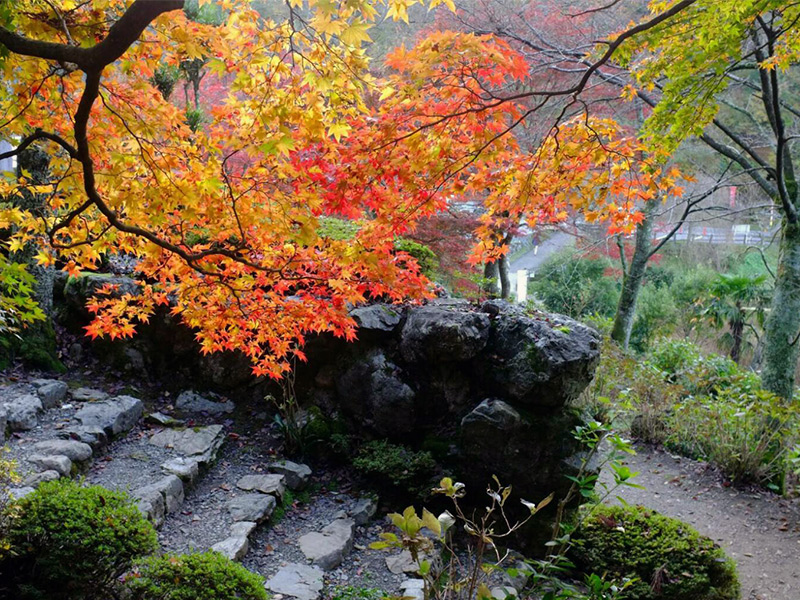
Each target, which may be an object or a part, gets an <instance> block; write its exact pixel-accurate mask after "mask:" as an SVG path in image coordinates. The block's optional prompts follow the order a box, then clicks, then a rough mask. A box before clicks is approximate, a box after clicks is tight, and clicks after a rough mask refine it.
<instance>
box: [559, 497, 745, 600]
mask: <svg viewBox="0 0 800 600" xmlns="http://www.w3.org/2000/svg"><path fill="white" fill-rule="evenodd" d="M570 552H571V555H572V559H573V561H574V562H575V564H576V565H577V566H578V568H580V569H581V570H583V571H584V572H586V573H597V574H606V575H607V576H608V577H611V578H616V579H620V580H622V579H635V582H634V583H633V584H632V585H631V586H630V587H629V588H628V589H627V590H625V595H624V597H625V598H627V599H628V600H736V599H738V598H739V581H738V578H737V576H736V565H735V564H734V562H733V561H732V560H731V559H730V558H728V557H727V556H726V555H725V553H724V552H723V550H722V549H721V548H720V547H719V546H717V545H716V544H715V543H714V542H713V541H712V540H711V539H709V538H707V537H705V536H702V535H700V534H699V533H697V531H695V530H694V529H692V528H691V527H690V526H689V525H687V524H686V523H683V522H682V521H679V520H677V519H672V518H669V517H665V516H664V515H661V514H659V513H657V512H655V511H652V510H649V509H647V508H644V507H642V506H624V507H623V506H603V507H600V508H598V509H597V510H595V511H594V512H593V513H592V514H591V515H590V516H589V517H588V518H587V519H586V521H585V522H584V524H583V526H582V527H581V528H580V529H579V530H578V531H577V532H576V533H575V535H574V536H573V547H572V549H571V550H570Z"/></svg>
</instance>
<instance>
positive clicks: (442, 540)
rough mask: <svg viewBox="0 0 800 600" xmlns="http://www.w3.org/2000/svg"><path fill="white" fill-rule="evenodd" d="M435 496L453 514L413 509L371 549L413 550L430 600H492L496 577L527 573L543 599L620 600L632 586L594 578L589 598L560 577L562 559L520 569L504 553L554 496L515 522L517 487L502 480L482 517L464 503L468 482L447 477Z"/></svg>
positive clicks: (396, 517) (531, 563)
mask: <svg viewBox="0 0 800 600" xmlns="http://www.w3.org/2000/svg"><path fill="white" fill-rule="evenodd" d="M434 492H435V493H438V494H443V495H445V496H446V497H447V498H449V499H450V500H451V502H452V507H453V512H450V511H445V512H443V513H442V514H440V515H439V516H438V517H435V516H434V515H433V514H432V513H431V512H430V511H428V510H427V509H423V510H422V514H421V515H419V514H417V512H416V510H415V509H414V507H413V506H409V507H408V508H406V509H405V511H403V514H399V513H394V514H390V515H389V518H390V519H391V520H392V523H393V524H394V526H395V527H396V528H397V529H398V530H399V534H395V533H383V534H381V538H382V541H379V542H374V543H372V544H371V545H370V547H371V548H374V549H377V550H385V549H403V550H407V551H408V552H409V553H410V554H411V557H412V559H413V560H414V561H415V563H416V564H417V567H418V574H419V575H420V576H421V577H422V579H423V582H424V588H423V590H424V594H425V599H426V600H491V599H492V598H493V595H492V591H491V590H490V588H489V583H490V581H491V579H490V578H491V577H492V575H493V574H498V573H504V574H505V575H507V576H509V577H518V576H519V575H520V574H521V573H522V572H523V571H524V572H525V574H526V575H528V576H529V577H530V582H529V584H528V588H527V589H526V592H528V593H530V594H533V595H535V597H539V598H542V600H567V599H570V598H571V599H575V600H614V599H616V598H619V597H620V596H619V594H620V593H621V592H622V591H623V590H624V589H625V588H626V587H627V584H626V583H623V584H622V585H617V584H615V583H609V582H606V581H605V580H604V579H603V578H601V577H598V576H592V577H587V578H586V587H587V588H588V590H589V594H588V595H587V594H585V593H583V592H581V591H579V590H578V589H577V588H576V587H575V586H573V585H571V584H569V583H568V582H566V581H562V580H560V579H558V578H557V577H556V575H557V574H558V573H563V572H564V571H565V569H566V568H567V567H568V566H570V563H568V562H567V561H566V559H564V558H563V557H562V556H555V557H550V558H549V559H548V560H544V561H528V563H527V564H523V565H522V566H520V563H519V562H518V561H517V560H516V559H515V558H514V556H513V555H512V554H511V553H510V552H509V551H507V550H502V549H501V544H502V543H503V541H504V540H505V539H507V538H509V537H511V536H512V535H513V534H514V533H515V532H517V531H518V530H519V529H520V528H522V527H524V525H525V524H526V523H527V522H528V521H529V520H530V519H532V518H533V517H534V516H535V515H536V513H538V512H539V511H540V510H542V509H543V508H545V507H546V506H547V505H548V504H549V503H550V502H551V501H552V499H553V497H552V495H550V496H549V497H547V498H545V499H544V500H542V501H541V502H539V504H534V503H532V502H528V501H526V500H521V502H522V504H523V505H524V506H525V508H526V509H527V510H528V511H529V514H528V515H527V516H526V517H525V518H524V519H522V520H521V521H515V522H512V521H511V520H510V518H509V517H508V514H507V512H506V503H507V502H508V500H509V498H510V497H511V487H504V486H503V485H502V484H501V483H500V482H499V481H498V479H497V478H496V477H495V478H494V484H493V485H490V486H489V487H488V489H487V490H486V493H487V495H488V496H489V502H488V506H487V507H486V509H485V511H484V512H483V514H482V515H480V516H474V515H472V514H469V515H468V514H467V513H466V512H465V511H464V510H463V509H462V507H461V504H460V502H459V501H460V499H461V498H463V497H464V496H465V495H466V489H465V487H464V484H462V483H457V482H453V480H452V479H450V478H449V477H445V478H444V479H442V480H441V482H440V484H439V487H438V488H436V489H435V490H434ZM461 529H463V530H464V531H465V532H466V533H467V535H468V543H467V545H466V548H457V547H456V546H455V543H454V535H453V534H454V532H455V531H457V530H461ZM436 556H440V557H441V559H437V558H435V557H436ZM511 563H513V564H511Z"/></svg>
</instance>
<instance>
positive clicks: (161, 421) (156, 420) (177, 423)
mask: <svg viewBox="0 0 800 600" xmlns="http://www.w3.org/2000/svg"><path fill="white" fill-rule="evenodd" d="M145 421H146V422H147V423H150V424H151V425H158V426H159V427H181V426H182V425H183V421H182V420H181V419H176V418H175V417H170V416H169V415H165V414H162V413H160V412H154V413H150V414H149V415H147V417H145Z"/></svg>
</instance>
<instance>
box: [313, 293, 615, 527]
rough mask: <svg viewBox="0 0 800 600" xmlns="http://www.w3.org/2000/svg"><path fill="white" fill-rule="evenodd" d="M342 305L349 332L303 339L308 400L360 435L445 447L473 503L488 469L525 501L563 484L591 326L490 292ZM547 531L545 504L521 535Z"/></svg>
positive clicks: (586, 376) (569, 467)
mask: <svg viewBox="0 0 800 600" xmlns="http://www.w3.org/2000/svg"><path fill="white" fill-rule="evenodd" d="M353 316H354V317H355V319H356V320H357V321H358V323H359V326H360V327H359V341H357V342H355V343H351V344H345V343H342V342H339V341H333V340H329V339H324V340H317V341H316V342H314V343H312V344H311V345H310V347H309V357H310V360H309V363H308V364H307V365H305V366H304V367H303V369H302V373H301V375H300V376H299V377H298V382H299V386H298V391H299V394H300V395H301V396H302V397H303V398H304V399H306V401H307V402H308V403H309V404H315V405H317V406H319V407H320V408H321V409H322V410H323V412H325V413H326V414H327V415H329V416H331V417H337V418H339V419H343V420H344V421H345V423H347V424H348V425H349V426H350V428H351V430H353V431H358V433H359V434H360V435H362V436H367V437H373V438H388V439H391V440H395V441H397V442H402V443H404V444H407V445H411V446H417V447H418V446H420V445H422V444H424V443H428V444H429V443H430V441H431V439H434V440H438V441H439V442H440V444H439V445H440V446H441V445H442V444H444V445H446V446H449V447H450V451H449V453H448V459H447V461H446V462H447V463H448V465H447V468H449V469H453V470H454V471H455V472H454V475H455V476H457V477H458V478H459V479H460V480H461V481H463V482H464V483H466V484H467V488H468V490H470V491H471V494H470V495H469V496H468V497H469V498H471V499H472V500H473V501H474V503H475V504H476V505H477V506H483V505H484V502H485V499H486V496H485V495H484V493H483V492H484V490H485V489H486V486H487V484H488V483H489V482H490V481H491V478H492V476H493V475H497V477H498V478H499V479H500V481H501V482H502V483H503V484H513V486H514V492H515V495H517V496H518V497H522V498H525V499H527V500H530V501H533V502H538V501H540V500H541V499H543V498H544V497H546V496H547V495H548V494H550V493H555V494H556V497H559V496H561V495H563V494H564V493H565V492H566V490H567V488H568V487H569V484H570V482H569V480H568V479H567V478H566V477H565V476H566V475H570V474H575V473H576V472H577V469H578V468H579V466H580V464H581V460H580V458H581V454H580V452H581V448H579V447H578V446H577V444H576V442H575V440H574V438H573V436H572V431H573V430H574V428H575V426H576V425H578V424H579V423H580V420H579V417H578V416H576V415H575V414H574V413H573V412H572V411H571V410H569V409H568V407H567V406H566V405H567V403H568V402H569V401H570V400H571V399H574V398H575V397H577V396H578V395H579V394H580V393H581V392H582V391H583V390H584V389H585V388H586V386H587V385H588V384H589V382H590V381H591V379H592V376H593V374H594V369H595V367H596V364H597V361H598V359H599V349H600V338H599V336H598V334H597V333H596V332H595V331H594V330H593V329H591V328H589V327H586V326H585V325H582V324H580V323H578V322H577V321H574V320H572V319H569V318H567V317H563V316H558V315H552V314H545V313H538V314H527V313H525V312H524V311H523V310H522V309H521V308H519V307H515V306H512V305H509V304H507V303H505V302H501V301H490V302H486V303H484V304H483V306H481V307H480V308H477V307H474V306H472V305H470V304H469V303H467V302H462V301H456V300H440V301H436V302H433V303H431V304H428V305H425V306H419V307H407V308H402V309H398V308H397V307H392V306H386V305H372V306H367V307H361V308H357V309H355V310H354V311H353ZM552 508H553V509H554V508H555V503H554V504H553V507H552ZM517 514H518V515H519V516H524V514H523V512H519V513H517ZM551 514H552V512H551ZM537 518H538V517H537ZM548 530H549V523H548V521H547V515H544V516H543V517H542V518H541V519H539V526H538V527H536V526H534V527H531V528H529V530H528V535H529V537H530V538H534V539H537V540H540V539H541V538H542V537H546V535H547V533H548Z"/></svg>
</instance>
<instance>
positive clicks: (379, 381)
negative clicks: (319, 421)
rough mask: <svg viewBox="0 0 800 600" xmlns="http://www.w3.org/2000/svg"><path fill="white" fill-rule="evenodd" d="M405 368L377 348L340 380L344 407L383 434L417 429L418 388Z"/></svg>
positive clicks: (358, 361) (388, 434)
mask: <svg viewBox="0 0 800 600" xmlns="http://www.w3.org/2000/svg"><path fill="white" fill-rule="evenodd" d="M401 375H402V373H401V370H400V367H398V366H397V365H396V364H395V363H393V362H391V361H389V360H387V358H386V355H385V354H384V353H383V352H382V351H380V350H375V351H373V352H370V353H368V354H367V355H366V356H364V357H361V358H360V359H358V360H356V361H355V362H353V363H352V364H351V365H350V366H349V368H347V369H346V370H345V371H344V372H343V373H342V374H341V375H340V376H339V377H338V378H337V380H336V389H337V391H338V396H339V399H340V401H341V404H342V407H343V408H344V409H345V410H346V411H348V412H349V413H350V414H351V415H352V416H353V417H354V418H355V419H356V420H357V421H360V422H363V424H364V425H366V426H367V427H369V428H370V429H372V430H373V431H375V432H376V433H377V434H379V435H383V436H386V437H395V436H398V435H403V434H407V433H410V432H411V431H413V429H414V426H415V413H414V400H415V394H414V390H412V389H411V387H410V386H409V385H408V384H407V383H406V382H405V381H404V380H403V379H402V378H401Z"/></svg>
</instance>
